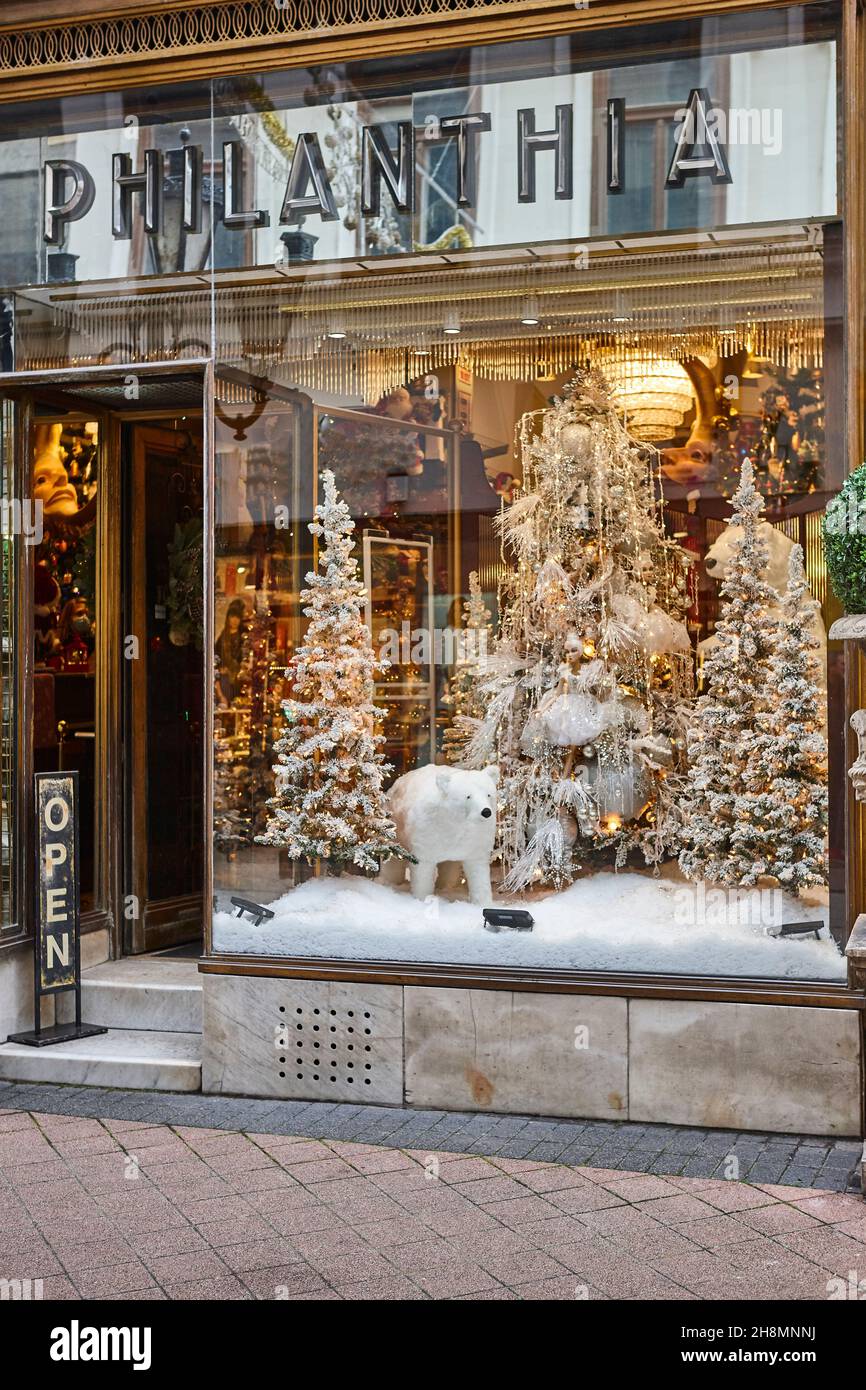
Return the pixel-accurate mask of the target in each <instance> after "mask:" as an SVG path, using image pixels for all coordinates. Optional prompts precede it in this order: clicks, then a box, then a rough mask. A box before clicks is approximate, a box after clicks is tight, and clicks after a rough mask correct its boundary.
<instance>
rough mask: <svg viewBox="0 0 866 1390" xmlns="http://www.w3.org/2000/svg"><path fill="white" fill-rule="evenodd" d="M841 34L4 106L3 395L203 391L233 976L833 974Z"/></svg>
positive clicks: (214, 940) (686, 25)
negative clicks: (114, 379)
mask: <svg viewBox="0 0 866 1390" xmlns="http://www.w3.org/2000/svg"><path fill="white" fill-rule="evenodd" d="M837 18H838V14H837V9H836V7H835V6H833V5H825V4H812V5H808V6H804V7H802V8H797V7H794V8H792V9H790V10H788V9H785V8H782V9H779V8H777V7H771V8H770V10H767V7H763V8H762V11H761V12H759V13H755V14H752V15H745V14H740V13H738V14H736V15H726V16H714V17H713V18H712V20H711V21H710V20H708V21H707V22H706V23H705V22H704V21H703V20H701V19H695V20H689V21H683V22H682V24H679V23H678V24H676V25H673V26H655V27H654V26H647V27H646V28H644V29H642V28H640V27H639V26H638V27H635V28H634V29H633V30H632V29H629V30H628V31H626V30H625V29H624V30H622V31H621V32H620V31H618V35H617V39H618V43H617V46H616V49H615V51H614V49H612V48H611V45H610V40H609V36H605V35H604V34H602V33H601V32H599V33H598V34H594V33H593V32H592V31H590V32H589V33H588V34H583V33H582V34H580V35H577V34H576V35H573V36H562V42H561V43H560V42H557V43H556V44H553V45H551V44H550V43H549V42H548V41H546V40H540V41H535V40H532V41H526V42H523V41H517V42H513V43H502V44H494V45H490V46H489V47H487V48H478V49H475V48H467V49H463V50H452V51H442V52H439V51H436V50H434V49H431V50H430V51H428V52H425V53H424V54H421V55H417V61H413V63H412V64H411V65H410V66H409V68H408V69H407V68H406V65H405V62H404V60H402V59H399V60H393V61H392V60H391V59H389V58H387V57H382V58H381V59H380V60H377V62H376V63H366V62H364V61H357V62H351V61H350V62H347V63H342V64H335V65H333V66H323V67H321V68H317V69H316V70H315V71H309V72H308V71H305V70H303V69H301V68H297V69H286V70H285V71H277V70H274V71H269V72H264V73H261V74H259V75H253V74H245V75H244V76H243V77H238V78H232V77H230V76H226V77H224V78H220V79H218V80H215V81H214V82H213V83H212V84H197V85H196V84H192V85H190V86H189V87H184V88H183V89H180V88H178V89H177V90H176V91H175V90H173V91H172V92H168V91H165V92H161V93H156V94H155V95H154V100H153V102H152V103H151V104H150V106H149V108H148V110H147V111H144V112H140V111H139V105H140V103H138V102H137V98H136V95H135V93H134V92H133V93H131V94H130V93H127V94H125V95H124V97H123V100H122V101H121V102H120V103H119V104H118V105H117V107H116V109H115V108H114V107H112V108H111V110H110V111H108V112H107V113H106V112H103V111H101V110H100V109H98V104H97V105H94V103H93V102H92V101H91V99H90V98H89V97H88V95H87V94H81V95H80V96H79V97H77V98H75V99H74V100H72V99H70V102H69V103H66V104H64V107H63V110H62V111H59V112H51V113H48V118H47V119H44V120H43V119H42V116H43V114H45V113H40V112H39V111H37V110H36V108H35V107H34V108H31V107H29V106H28V107H27V108H26V109H25V108H24V106H23V105H22V108H21V109H20V110H18V109H16V111H14V112H12V113H11V116H12V117H14V119H13V120H12V124H11V126H10V129H12V130H13V131H14V132H15V135H14V138H10V140H9V142H8V144H7V145H4V147H3V150H0V166H2V167H0V176H4V175H6V174H9V173H12V172H14V171H15V169H16V167H17V164H18V163H22V162H23V163H24V164H26V165H27V168H28V177H29V178H31V179H33V178H37V179H38V178H41V179H42V180H43V181H44V180H45V179H46V177H47V176H48V175H50V176H51V178H50V180H49V182H47V183H44V186H45V187H46V188H47V189H49V190H50V201H51V200H53V201H51V206H50V207H48V208H47V209H46V213H47V215H48V219H49V221H48V224H47V225H48V227H49V231H50V238H49V240H48V241H47V242H46V243H45V244H44V245H43V244H42V243H41V242H40V244H39V246H38V248H37V249H36V251H35V252H34V248H33V247H32V246H29V245H27V244H26V243H27V235H28V234H27V233H26V232H25V231H23V230H21V229H22V228H24V227H30V226H31V223H32V219H30V220H29V221H28V220H27V219H23V218H16V219H15V226H16V228H19V230H18V232H17V234H16V237H15V239H14V245H13V246H12V248H11V250H12V251H13V252H14V255H15V262H14V263H15V265H18V264H21V265H22V266H26V265H28V264H30V263H31V261H32V260H33V259H34V255H35V258H36V261H37V262H38V264H39V267H40V269H39V280H40V283H39V284H37V285H29V286H19V287H18V288H15V289H13V290H12V291H11V292H10V297H9V299H8V301H7V304H8V307H5V308H4V314H5V316H6V317H5V319H4V322H6V321H7V320H8V331H7V332H3V331H0V351H3V353H4V357H3V360H4V363H5V365H6V366H7V367H11V366H14V367H15V368H16V369H19V368H20V369H27V368H30V369H37V370H48V369H50V368H53V367H62V366H67V365H69V364H70V363H71V364H74V365H75V366H93V365H98V366H104V365H111V364H114V365H117V366H118V367H119V368H120V370H125V367H126V365H128V364H135V363H138V362H142V363H143V362H148V361H149V362H153V363H165V362H170V361H174V360H177V361H178V362H181V360H182V359H184V358H194V359H196V365H195V368H194V370H195V372H198V371H199V370H200V367H199V366H198V363H199V362H200V360H201V359H209V360H210V361H211V362H212V364H213V370H214V377H215V392H214V400H213V414H214V420H213V442H214V453H213V457H212V458H211V457H210V456H209V454H208V453H206V456H205V476H206V478H207V470H208V469H210V468H212V472H213V498H212V506H211V505H210V501H208V502H207V504H206V506H205V516H206V523H207V524H206V526H205V528H204V531H203V534H202V535H199V534H197V533H196V532H195V530H194V528H193V529H191V530H190V531H189V533H183V534H178V535H177V536H176V538H175V544H174V547H173V549H172V560H171V563H172V566H173V569H172V579H173V583H174V588H173V590H172V593H171V594H170V595H169V601H168V603H167V605H166V607H167V609H168V610H170V611H169V620H170V623H171V625H172V630H173V632H174V637H172V642H174V641H175V638H177V641H178V642H182V641H186V642H188V641H189V640H190V638H191V636H192V634H193V633H195V632H197V631H198V629H199V626H201V627H202V628H203V630H204V632H205V633H206V634H207V637H206V645H207V652H206V656H207V658H208V659H212V662H213V668H212V680H210V681H209V682H208V684H209V686H210V699H209V709H208V719H209V720H210V721H211V724H212V733H213V762H212V766H211V769H210V779H209V795H210V810H211V812H212V816H211V830H212V844H210V843H209V848H212V850H213V859H212V865H213V872H212V888H213V897H214V917H213V922H212V933H211V938H210V940H209V941H208V949H213V951H215V952H216V953H221V952H237V953H243V954H256V955H263V956H267V955H275V956H313V957H331V958H337V959H339V958H343V959H350V960H352V959H354V960H362V959H367V958H369V959H374V960H382V959H386V960H397V961H403V962H413V961H417V962H425V961H431V962H446V963H451V964H454V963H457V964H459V963H470V964H481V965H484V964H490V965H497V964H503V965H509V964H510V965H515V966H519V965H525V966H529V967H544V968H546V967H553V968H563V969H570V970H593V971H607V972H612V971H613V972H625V971H644V972H647V971H649V972H653V973H658V974H668V973H675V974H676V973H680V974H682V973H694V974H700V975H723V976H724V975H731V976H744V975H746V976H771V977H772V976H777V977H789V978H801V979H821V980H832V981H841V980H842V979H843V978H844V962H843V959H842V956H841V954H840V952H839V949H838V945H837V942H838V941H840V940H841V939H842V937H843V935H844V928H845V926H846V925H847V924H846V923H843V920H842V919H843V916H844V911H843V906H842V902H841V900H842V898H843V897H844V889H843V886H842V879H843V876H844V865H843V846H842V838H843V835H844V827H843V826H842V817H841V815H839V814H838V813H836V814H835V821H834V818H833V815H832V814H831V817H830V824H829V826H828V810H827V806H828V799H829V800H830V804H831V808H832V805H833V798H832V797H831V798H828V784H830V785H832V787H833V791H834V796H835V797H836V804H837V806H838V804H839V802H838V797H839V790H840V783H841V784H842V785H844V768H841V766H840V762H839V760H840V749H839V739H838V738H836V740H835V742H834V740H833V738H832V737H830V738H829V756H828V734H829V735H832V734H833V730H834V728H835V730H836V732H837V733H838V730H839V726H840V722H841V714H840V707H841V684H842V674H841V669H840V662H839V657H838V652H837V651H833V650H832V649H831V650H830V652H829V656H828V647H827V638H826V632H827V629H828V627H829V624H830V622H831V621H832V619H833V617H834V616H836V611H835V610H834V607H833V603H834V600H833V598H832V596H831V595H830V593H829V591H828V586H827V580H826V574H825V570H824V563H823V554H822V549H821V519H822V517H823V514H824V510H825V507H826V506H827V503H828V502H832V499H833V497H834V496H835V495H836V494H837V493H838V490H839V487H840V486H841V483H842V480H843V477H844V473H845V460H844V457H843V454H844V450H843V447H842V433H843V430H842V423H841V422H842V419H843V416H844V409H845V402H844V400H843V389H842V382H843V377H844V372H843V365H842V335H841V334H840V331H839V322H838V319H837V318H836V317H835V314H836V313H837V312H838V311H836V310H834V309H833V307H832V306H833V305H835V304H838V303H839V302H840V299H841V296H840V284H841V269H840V265H841V248H842V245H843V238H842V229H841V222H840V220H839V219H840V216H841V203H840V199H839V197H838V196H837V166H838V158H839V150H838V139H837V137H838V129H839V122H838V120H837V111H836V97H837V78H838V53H837V38H838V27H837ZM759 103H760V108H761V109H760V111H759V110H758V109H757V108H758V104H759ZM684 109H685V110H686V113H687V114H690V115H691V117H692V118H696V119H698V122H699V129H700V120H704V123H705V128H704V132H703V133H704V134H705V135H706V134H707V131H706V118H707V115H708V114H709V116H710V117H711V118H712V121H715V120H716V119H717V117H718V115H719V114H721V116H722V117H724V120H725V123H726V128H725V133H724V134H720V133H719V131H718V130H717V129H715V130H714V131H713V138H712V139H709V140H701V139H697V140H690V139H689V137H688V136H684V134H683V130H682V128H681V127H682V117H683V112H684ZM127 112H128V113H129V115H132V114H134V115H135V119H134V121H132V122H130V121H129V115H127V114H126V113H127ZM762 113H763V114H764V115H766V116H767V120H766V122H765V121H763V119H762ZM753 115H755V116H757V117H758V120H757V124H756V123H755V121H753V120H752V117H753ZM139 117H141V119H140V120H139ZM783 135H784V148H783V144H782V137H783ZM119 155H122V157H123V158H122V160H121V163H120V164H117V163H116V160H117V158H118V156H119ZM780 156H781V157H780ZM68 161H73V163H74V166H75V169H76V170H77V181H76V180H75V179H74V178H73V173H72V172H70V170H71V169H72V166H71V165H69V164H68ZM793 163H796V165H797V167H802V168H809V169H810V170H812V171H813V173H814V177H813V178H811V179H809V180H806V181H804V180H802V179H799V180H798V179H796V178H795V177H792V176H791V169H792V167H793ZM120 168H123V169H125V170H126V171H127V174H126V175H125V176H124V177H127V176H128V175H130V174H132V176H133V178H137V177H139V176H142V177H144V173H143V171H146V169H148V168H149V169H151V170H152V171H156V172H155V173H154V174H153V177H154V178H156V177H157V176H158V171H159V170H160V169H162V170H163V173H164V180H163V185H164V186H163V190H162V191H163V202H164V204H165V206H164V207H163V208H162V209H161V210H160V211H156V210H155V209H151V212H153V213H154V215H156V217H157V221H158V222H159V223H160V225H159V226H158V227H156V228H155V229H154V230H149V229H148V228H146V227H145V226H144V225H143V217H144V214H145V213H146V212H147V200H146V198H145V197H143V196H142V191H141V189H139V188H136V187H135V186H133V185H132V184H126V185H124V187H125V190H126V191H125V192H123V194H122V196H121V197H120V198H119V202H118V207H119V209H120V215H119V218H118V216H117V215H116V214H117V211H118V207H114V204H113V203H112V200H111V198H110V197H108V196H107V195H108V193H109V192H110V190H111V187H112V179H113V177H114V173H115V172H116V170H117V169H120ZM64 170H65V172H64ZM90 184H92V186H93V191H94V192H95V193H98V194H99V196H98V197H93V198H90V197H89V196H84V193H85V192H86V190H87V189H88V187H89V186H90ZM76 190H77V192H76ZM82 190H84V192H82ZM67 204H69V206H67ZM113 207H114V212H112V208H113ZM19 224H20V225H19ZM34 225H35V224H34ZM33 235H34V236H38V235H40V231H36V232H34V233H33ZM168 272H171V274H172V277H174V278H172V279H171V280H167V281H166V282H165V284H162V283H160V280H159V277H164V276H165V275H166V274H167V273H168ZM15 273H16V274H17V273H18V272H15ZM25 273H26V274H30V272H25V271H22V272H21V274H22V275H23V274H25ZM146 276H151V277H153V278H152V279H149V280H148V281H147V283H146V284H145V282H144V281H145V277H146ZM73 278H74V279H75V280H77V281H79V282H80V283H78V284H77V285H76V287H75V289H74V290H72V291H70V290H69V288H68V282H69V281H70V280H72V279H73ZM64 285H65V286H66V289H64V288H63V287H64ZM141 288H143V289H146V291H147V292H146V293H137V290H138V289H141ZM13 324H14V333H13V332H12V326H13ZM2 329H3V325H2V324H0V330H2ZM4 345H5V346H4ZM13 349H14V351H13ZM190 370H191V374H193V365H192V364H190ZM208 389H209V387H208ZM206 394H207V393H206ZM81 424H82V427H83V426H84V425H86V422H84V421H82V422H81ZM39 428H40V429H43V430H44V429H50V428H53V425H52V422H50V421H48V420H46V421H45V422H42V423H40V425H39ZM48 442H49V445H50V443H51V440H50V436H48ZM71 443H72V441H67V440H64V441H63V445H62V447H63V449H64V450H68V448H69V447H70V445H71ZM209 444H210V440H209V436H208V438H207V447H208V449H209ZM42 452H43V455H44V457H46V458H47V457H48V455H49V452H50V450H49V449H48V448H46V449H44V450H43V451H42ZM208 481H209V479H208ZM45 486H46V487H49V488H53V484H52V483H51V480H50V478H49V479H48V481H47V482H46V483H45ZM62 491H63V488H62V487H61V488H60V492H61V493H62ZM205 492H207V489H205ZM65 524H66V523H64V525H65ZM67 529H68V528H67ZM57 534H58V535H60V531H59V530H58V531H57ZM89 534H90V533H89V532H87V531H86V530H85V529H81V537H80V539H81V544H82V547H83V546H84V544H85V543H86V538H87V536H88V535H89ZM75 544H76V547H77V546H78V544H79V542H78V539H76V542H75ZM200 544H201V545H202V547H203V552H204V553H203V561H204V565H203V568H204V572H205V575H206V583H207V584H208V586H209V587H210V590H211V591H210V593H209V594H208V596H207V602H206V603H205V606H204V613H203V614H202V613H201V612H199V613H196V612H194V611H193V610H192V608H191V606H190V601H189V599H190V595H189V593H188V592H187V591H188V588H189V580H190V577H191V576H194V574H195V567H196V565H197V563H198V551H199V545H200ZM52 554H54V552H52ZM55 561H56V563H55ZM60 563H61V562H60V559H59V552H58V554H56V555H54V560H52V566H53V568H52V574H53V573H54V570H56V569H57V566H58V565H60ZM43 581H44V576H41V575H40V574H39V573H38V572H37V586H36V587H37V602H39V592H40V582H43ZM82 592H83V591H82ZM328 594H330V600H329V602H330V607H329V606H328V604H326V603H325V604H324V606H322V604H323V603H324V597H323V596H325V597H326V596H327V595H328ZM184 595H186V597H184ZM43 597H44V598H45V603H43V605H42V606H43V607H45V608H46V610H47V611H49V612H51V613H53V612H54V611H55V610H54V608H52V604H54V603H55V598H54V591H53V589H52V590H51V592H50V594H49V592H48V589H47V587H46V589H45V594H44V595H43ZM175 599H176V600H177V601H176V603H175V602H174V600H175ZM94 600H95V594H91V595H89V597H88V605H89V606H88V613H89V616H90V618H91V619H92V618H93V617H94V611H93V601H94ZM81 602H82V600H79V610H78V611H75V610H74V609H73V610H70V624H71V626H72V627H73V628H74V630H75V632H78V627H77V626H75V625H76V624H78V625H80V624H82V623H83V621H84V617H85V614H84V613H83V612H82V611H80V604H81ZM73 619H74V623H73ZM202 619H203V622H202ZM59 626H60V624H59V617H58V621H55V619H54V618H52V619H51V621H50V622H49V624H48V629H49V630H48V631H46V633H45V634H44V641H45V642H46V643H51V644H55V645H57V644H59V646H60V648H61V649H65V646H67V645H69V643H64V642H63V640H62V638H61V635H60V632H59ZM55 629H57V631H55ZM37 631H40V628H39V623H38V622H37ZM75 651H76V646H75V642H74V641H73V642H72V644H71V646H70V657H69V658H67V657H66V656H65V655H63V656H62V658H58V656H57V652H56V651H55V652H54V653H53V655H52V654H50V653H49V652H48V650H47V648H46V651H45V652H41V653H39V657H40V663H41V664H40V668H39V669H38V670H37V680H38V679H39V677H40V676H42V675H43V674H46V673H47V672H48V671H50V670H54V669H55V668H54V667H51V666H49V664H48V663H49V661H50V660H55V659H62V660H67V659H72V656H74V654H75ZM42 668H44V671H43V669H42ZM48 684H49V682H48V681H47V680H46V681H45V682H44V688H45V689H47V688H48ZM37 708H38V700H37ZM209 838H210V837H209ZM828 865H829V870H828ZM828 880H829V881H828ZM245 904H246V905H247V906H245ZM250 904H251V905H252V909H250V907H249V905H250ZM485 907H499V908H502V909H509V908H511V909H515V910H518V909H519V910H521V911H522V912H524V913H528V914H530V915H531V917H532V918H533V919H534V921H533V925H532V929H531V930H522V931H516V930H515V931H512V930H509V929H508V919H507V918H506V919H503V920H504V923H505V925H504V927H503V922H502V921H500V922H499V923H496V924H494V925H499V926H500V927H502V928H503V929H501V930H499V931H489V932H488V931H485V929H484V919H483V917H482V909H483V908H485ZM251 910H252V915H251ZM517 920H518V919H514V921H515V922H516V921H517ZM519 920H520V922H521V924H522V925H523V926H524V927H525V926H526V925H527V922H526V919H525V917H524V918H522V919H519ZM816 924H817V925H816Z"/></svg>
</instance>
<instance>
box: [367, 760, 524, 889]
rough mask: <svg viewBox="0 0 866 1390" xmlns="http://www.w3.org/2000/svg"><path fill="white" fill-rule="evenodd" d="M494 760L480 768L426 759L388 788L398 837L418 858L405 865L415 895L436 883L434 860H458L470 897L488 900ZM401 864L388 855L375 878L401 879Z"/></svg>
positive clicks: (493, 826)
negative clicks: (464, 767)
mask: <svg viewBox="0 0 866 1390" xmlns="http://www.w3.org/2000/svg"><path fill="white" fill-rule="evenodd" d="M498 781H499V769H498V767H496V766H495V765H493V766H490V767H485V768H483V769H482V770H481V771H480V772H469V771H466V770H465V769H463V768H458V767H438V766H437V765H436V764H435V763H428V765H427V766H426V767H416V768H415V769H414V770H413V771H412V772H405V773H404V774H403V776H402V777H398V778H397V780H396V782H395V783H394V785H393V787H392V788H391V790H390V792H389V793H388V797H389V801H390V805H391V816H392V817H393V820H394V824H395V825H396V827H397V839H398V840H399V842H400V844H401V845H402V846H403V848H404V849H408V850H409V851H410V853H411V854H413V855H414V856H415V858H416V859H417V861H418V862H417V864H410V866H409V882H410V884H411V886H412V895H413V897H415V898H428V897H430V895H431V894H432V893H433V890H434V889H435V887H436V869H437V866H438V865H439V864H445V863H448V864H452V863H454V862H455V861H457V862H458V863H460V864H462V865H463V872H464V873H465V875H466V882H467V884H468V885H469V897H470V899H471V900H472V902H474V903H488V904H489V903H490V901H491V899H492V896H493V894H492V890H491V887H490V858H491V855H492V854H493V844H494V841H495V839H496V785H497V782H498ZM403 873H404V865H403V864H402V862H401V861H400V860H398V859H389V860H386V862H385V863H384V864H383V865H382V871H381V874H380V878H381V879H382V880H384V882H386V883H399V882H402V879H403Z"/></svg>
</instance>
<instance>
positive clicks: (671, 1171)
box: [0, 1082, 863, 1192]
mask: <svg viewBox="0 0 866 1390" xmlns="http://www.w3.org/2000/svg"><path fill="white" fill-rule="evenodd" d="M0 1107H6V1108H7V1109H20V1110H39V1111H43V1112H50V1113H52V1114H57V1115H78V1116H92V1117H94V1118H107V1117H110V1118H113V1119H116V1120H142V1121H147V1122H148V1123H152V1124H169V1125H190V1126H205V1127H208V1128H213V1129H225V1130H246V1131H255V1132H257V1133H268V1134H283V1135H291V1136H295V1137H302V1136H303V1137H306V1138H309V1139H343V1140H353V1141H356V1142H358V1143H364V1144H384V1145H387V1146H389V1147H392V1148H400V1149H404V1148H407V1147H411V1148H417V1149H422V1148H426V1149H429V1150H431V1151H438V1150H447V1151H448V1152H449V1153H455V1154H483V1155H485V1156H487V1157H494V1156H497V1157H500V1158H511V1159H518V1158H531V1159H533V1160H535V1161H544V1162H548V1161H552V1160H556V1161H557V1162H559V1163H568V1164H573V1165H575V1164H576V1165H587V1166H589V1167H595V1168H611V1169H621V1170H623V1171H626V1172H630V1173H653V1174H659V1175H662V1176H675V1177H690V1178H712V1177H718V1178H725V1179H728V1178H731V1177H735V1178H740V1179H745V1180H746V1181H748V1182H750V1183H783V1184H785V1185H786V1186H789V1187H802V1188H806V1187H809V1188H812V1187H814V1188H827V1189H829V1190H831V1191H834V1192H845V1191H858V1192H859V1190H860V1171H859V1167H860V1158H861V1155H862V1152H863V1144H862V1142H861V1141H860V1140H853V1139H833V1138H823V1139H822V1138H816V1137H814V1136H812V1135H805V1136H799V1135H796V1134H753V1133H749V1134H746V1133H743V1132H741V1131H737V1130H719V1129H694V1128H677V1127H675V1126H672V1125H640V1124H629V1123H626V1122H622V1123H619V1124H617V1123H614V1122H607V1121H602V1120H556V1119H538V1118H533V1117H532V1116H528V1115H527V1116H521V1115H494V1114H472V1115H467V1114H459V1113H455V1112H451V1111H444V1110H410V1109H402V1108H399V1107H394V1108H392V1107H388V1106H378V1105H348V1104H327V1103H323V1102H321V1101H311V1102H306V1101H272V1100H249V1099H237V1100H233V1099H226V1098H223V1097H221V1096H203V1095H198V1094H195V1095H178V1094H170V1093H167V1092H161V1093H158V1092H153V1091H115V1090H103V1089H100V1088H97V1087H94V1086H53V1085H44V1084H43V1085H33V1084H24V1083H12V1082H7V1083H0ZM732 1160H735V1162H732Z"/></svg>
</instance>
